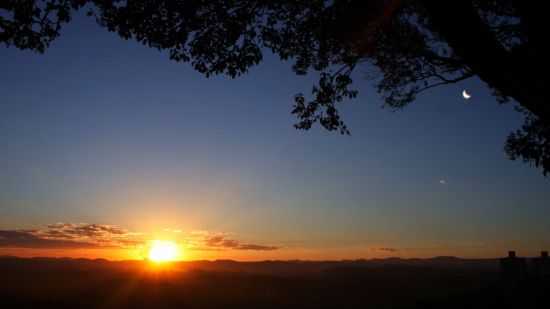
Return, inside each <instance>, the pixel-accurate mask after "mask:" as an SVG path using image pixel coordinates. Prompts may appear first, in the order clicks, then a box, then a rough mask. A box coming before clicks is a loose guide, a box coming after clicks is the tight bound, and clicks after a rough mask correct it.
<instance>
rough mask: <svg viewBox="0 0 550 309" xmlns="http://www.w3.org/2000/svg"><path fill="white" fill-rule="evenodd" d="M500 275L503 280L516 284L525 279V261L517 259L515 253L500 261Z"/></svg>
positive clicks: (510, 253)
mask: <svg viewBox="0 0 550 309" xmlns="http://www.w3.org/2000/svg"><path fill="white" fill-rule="evenodd" d="M500 274H501V277H502V279H503V280H506V281H511V282H517V281H522V280H524V279H526V278H527V261H526V260H525V258H521V257H517V256H516V252H515V251H508V256H507V257H505V258H501V259H500Z"/></svg>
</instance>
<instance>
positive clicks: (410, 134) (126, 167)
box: [0, 17, 550, 260]
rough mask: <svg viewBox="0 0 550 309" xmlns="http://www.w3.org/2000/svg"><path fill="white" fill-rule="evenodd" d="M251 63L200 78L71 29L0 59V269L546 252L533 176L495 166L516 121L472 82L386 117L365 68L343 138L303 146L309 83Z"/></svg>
mask: <svg viewBox="0 0 550 309" xmlns="http://www.w3.org/2000/svg"><path fill="white" fill-rule="evenodd" d="M264 56H265V58H266V60H265V61H264V62H263V63H262V64H261V65H260V66H258V67H255V68H253V69H252V70H251V71H250V73H249V74H247V75H245V76H242V77H240V78H238V79H235V80H230V79H228V78H226V77H223V76H219V77H214V78H210V79H207V78H205V77H204V76H202V75H201V74H199V73H197V72H196V71H194V70H193V69H192V68H191V67H190V66H189V65H187V64H180V63H175V62H172V61H170V60H168V57H167V55H166V54H165V53H162V52H159V51H157V50H154V49H149V48H146V47H143V46H141V45H139V44H138V43H136V42H134V41H123V40H121V39H120V38H119V37H118V36H117V35H115V34H112V33H108V32H106V31H105V30H104V29H101V28H99V27H98V26H97V25H96V24H95V23H94V22H93V21H92V20H89V19H85V18H83V17H77V18H76V20H75V21H74V22H72V23H70V24H69V25H67V26H66V27H65V28H64V30H63V31H62V35H61V36H60V38H59V39H57V40H56V41H54V43H53V45H52V46H51V48H50V49H48V50H47V51H46V53H45V54H43V55H39V54H35V53H31V52H22V51H19V50H17V49H14V48H9V49H8V48H5V47H1V48H0V68H1V72H2V74H0V255H4V254H9V255H20V256H69V257H91V258H108V259H141V258H144V257H145V256H146V253H145V251H146V250H147V249H146V247H147V245H148V243H149V242H150V241H151V240H153V239H166V240H172V241H175V242H177V243H178V244H179V245H180V246H181V248H182V251H183V254H182V257H183V258H184V259H239V260H263V259H355V258H374V257H388V256H399V257H430V256H437V255H457V256H463V257H494V256H500V255H502V254H503V253H504V252H505V251H507V250H508V249H515V250H517V251H518V253H519V254H521V255H535V254H538V252H539V251H540V250H542V249H549V248H550V238H548V235H549V234H550V221H549V220H548V218H549V217H550V207H548V205H549V204H550V182H549V179H548V178H544V177H543V176H542V173H541V172H540V171H539V170H536V169H534V168H530V167H529V166H528V165H526V164H523V163H521V162H514V161H509V160H508V159H507V158H506V156H505V154H504V151H503V145H504V141H505V138H506V136H507V135H508V134H509V133H510V132H511V131H512V130H513V129H516V128H519V127H520V125H521V123H522V119H521V115H520V114H519V113H517V112H515V111H514V109H513V104H507V105H499V104H498V103H497V102H496V101H495V99H494V97H492V95H491V93H490V90H488V89H487V88H486V87H485V86H484V85H483V84H482V83H481V82H479V81H477V80H468V81H467V82H464V83H460V84H456V85H451V86H447V87H442V88H436V89H434V90H433V91H431V92H427V93H425V94H424V95H422V96H421V97H419V98H418V99H417V100H416V101H415V102H414V103H413V104H411V105H410V106H408V107H406V108H405V109H404V110H402V111H397V112H393V111H392V110H390V109H382V108H381V105H382V100H381V99H380V98H379V96H378V95H377V94H376V92H375V90H374V88H373V87H371V84H372V83H371V82H369V81H367V80H363V81H360V80H361V79H362V78H363V75H367V73H368V72H367V70H366V69H365V70H363V72H359V74H357V76H356V78H357V83H356V84H357V85H358V86H359V90H360V94H359V96H358V98H357V99H356V100H353V101H350V102H347V103H345V106H344V107H343V109H342V111H343V116H344V119H345V121H346V123H347V124H348V127H349V128H350V129H351V132H352V134H351V136H341V135H338V134H335V133H329V132H326V131H324V130H322V129H320V128H318V127H315V128H313V129H311V130H310V131H306V132H304V131H297V130H295V129H294V128H293V127H292V124H293V123H294V122H295V118H294V117H293V116H292V115H291V114H290V111H291V108H292V103H293V96H294V94H296V93H299V92H304V93H306V94H307V93H309V91H310V89H311V87H312V85H313V83H314V82H315V81H316V76H314V75H308V76H305V77H303V76H296V75H295V74H294V73H293V72H292V71H291V68H290V63H284V62H280V61H279V60H278V59H277V58H276V57H275V56H272V55H270V54H269V53H266V54H265V55H264ZM370 74H372V73H370ZM463 89H467V90H468V92H469V93H470V94H471V95H472V98H471V99H470V100H468V101H465V100H464V99H463V98H462V96H461V92H462V90H463Z"/></svg>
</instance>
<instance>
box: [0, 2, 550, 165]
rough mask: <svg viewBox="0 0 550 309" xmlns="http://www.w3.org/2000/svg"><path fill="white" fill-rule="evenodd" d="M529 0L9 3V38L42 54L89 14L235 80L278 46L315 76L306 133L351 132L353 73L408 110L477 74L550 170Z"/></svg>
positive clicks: (523, 144)
mask: <svg viewBox="0 0 550 309" xmlns="http://www.w3.org/2000/svg"><path fill="white" fill-rule="evenodd" d="M541 5H542V4H539V3H538V2H529V3H527V2H526V1H521V0H465V1H440V0H417V1H413V0H409V1H406V0H336V1H327V0H282V1H271V0H127V1H122V0H119V1H105V0H5V1H2V2H1V3H0V42H3V43H4V44H6V45H8V46H11V45H13V46H15V47H17V48H19V49H31V50H34V51H37V52H44V51H45V50H46V49H47V47H48V46H49V44H50V43H51V42H52V41H53V40H54V39H55V38H57V37H58V36H59V31H60V28H61V27H62V25H63V24H65V23H67V22H69V21H70V18H71V14H73V13H74V11H77V10H86V12H87V14H88V15H89V16H91V17H93V18H95V19H96V20H97V22H98V23H99V24H100V25H101V26H103V27H105V28H106V29H108V30H109V31H112V32H116V33H118V34H119V35H120V36H121V37H122V38H124V39H133V40H137V41H139V42H140V43H142V44H144V45H146V46H149V47H153V48H157V49H160V50H166V51H168V53H169V55H170V58H171V59H173V60H175V61H180V62H189V63H190V64H191V65H192V66H193V67H194V68H195V69H196V70H197V71H199V72H201V73H204V74H205V75H206V76H210V75H213V74H226V75H229V76H231V77H237V76H239V75H241V74H244V73H246V72H247V71H248V69H249V68H250V67H252V66H254V65H257V64H259V63H260V62H261V61H262V53H263V51H265V50H271V51H272V52H274V53H275V54H277V55H279V57H280V58H281V59H283V60H291V61H292V62H293V70H294V72H295V73H296V74H306V73H308V72H317V73H318V74H319V77H320V78H319V82H318V84H317V85H315V86H314V87H313V89H312V91H311V94H310V95H304V94H297V95H296V96H295V99H294V108H293V110H292V113H293V114H295V115H296V117H297V119H298V123H297V124H296V125H295V126H296V128H298V129H309V128H311V127H312V125H314V124H315V123H319V124H320V125H321V126H323V127H324V128H326V129H327V130H331V131H333V130H335V131H339V132H341V133H349V131H348V129H347V127H346V125H345V123H344V121H343V120H342V118H341V117H340V115H339V113H338V109H339V106H340V104H342V103H343V102H345V101H346V100H347V99H352V98H354V97H356V95H357V91H356V90H354V89H353V88H352V85H353V80H352V73H353V72H354V71H356V70H357V68H360V67H364V66H369V67H371V66H374V67H376V68H377V70H378V71H379V74H377V75H376V77H375V78H373V80H374V82H375V84H376V88H377V91H378V92H379V93H380V95H381V96H382V97H383V99H384V102H385V105H386V106H389V107H391V108H395V109H399V108H402V107H404V106H406V105H407V104H409V103H411V102H413V101H414V100H415V98H416V97H417V96H418V95H419V94H420V93H422V92H424V91H426V90H429V89H431V88H434V87H437V86H440V85H445V84H452V83H456V82H459V81H462V80H465V79H468V78H471V77H473V76H477V77H478V78H480V79H481V80H482V81H484V82H485V83H486V84H487V85H488V86H489V87H490V88H491V89H492V90H493V92H494V94H495V97H496V98H497V99H498V100H499V101H500V102H503V103H504V102H507V101H509V100H510V99H513V100H514V101H516V102H517V103H518V104H519V106H520V109H521V111H522V112H523V113H525V115H526V117H525V119H526V122H525V124H524V126H523V127H522V128H520V129H519V130H517V131H516V132H514V133H512V134H511V135H510V136H509V137H508V140H507V143H506V146H505V150H506V152H507V153H508V155H509V157H510V158H511V159H522V160H524V161H526V162H528V163H531V164H533V165H535V166H536V167H540V168H542V171H543V173H544V174H545V175H546V174H547V173H549V172H550V159H549V158H550V125H549V123H550V112H549V110H550V108H549V107H548V104H547V99H548V98H547V96H548V95H547V91H546V87H547V85H548V77H547V74H546V72H545V71H544V70H543V69H542V68H544V67H545V66H546V64H547V63H548V60H547V58H548V56H547V55H548V53H547V48H546V46H545V45H546V44H545V42H544V39H543V38H544V37H545V36H544V29H545V28H544V26H545V25H544V16H543V15H542V14H543V12H544V9H543V8H542V7H541Z"/></svg>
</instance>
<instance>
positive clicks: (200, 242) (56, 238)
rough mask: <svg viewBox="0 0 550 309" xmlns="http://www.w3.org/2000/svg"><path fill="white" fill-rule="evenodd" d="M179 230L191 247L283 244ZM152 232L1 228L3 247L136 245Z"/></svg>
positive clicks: (74, 226) (69, 226)
mask: <svg viewBox="0 0 550 309" xmlns="http://www.w3.org/2000/svg"><path fill="white" fill-rule="evenodd" d="M165 231H170V232H174V233H177V235H178V236H177V240H179V241H181V243H182V244H183V245H185V246H186V247H187V248H188V249H190V250H197V251H200V250H256V251H269V250H277V249H279V247H276V246H270V245H263V244H255V243H247V242H242V241H239V240H236V239H233V238H229V237H228V236H227V235H226V234H224V233H211V232H208V231H192V232H189V233H185V232H184V231H182V230H165ZM151 237H152V236H151V235H146V234H143V233H137V232H131V231H128V230H126V229H123V228H121V227H118V226H115V225H105V224H93V223H92V224H90V223H55V224H49V225H47V226H46V227H45V228H42V229H32V230H0V247H4V248H6V247H12V248H37V249H44V248H49V249H69V248H74V249H77V248H135V247H139V246H145V245H147V242H148V241H150V240H151Z"/></svg>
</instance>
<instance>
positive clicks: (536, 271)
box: [533, 251, 550, 278]
mask: <svg viewBox="0 0 550 309" xmlns="http://www.w3.org/2000/svg"><path fill="white" fill-rule="evenodd" d="M533 275H534V276H535V277H536V278H550V258H548V251H542V252H541V253H540V257H537V258H534V259H533Z"/></svg>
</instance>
